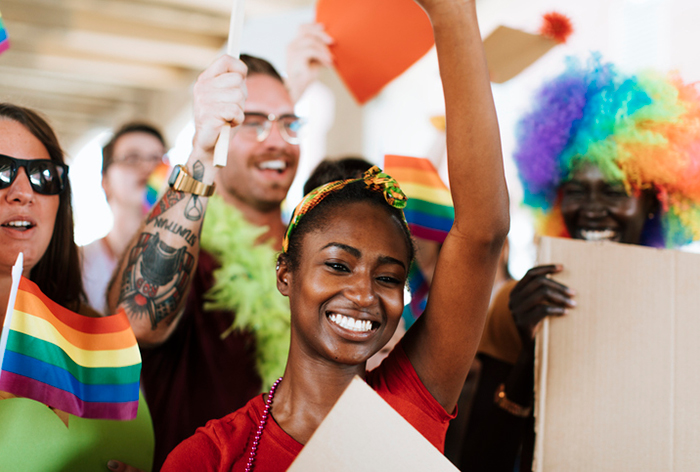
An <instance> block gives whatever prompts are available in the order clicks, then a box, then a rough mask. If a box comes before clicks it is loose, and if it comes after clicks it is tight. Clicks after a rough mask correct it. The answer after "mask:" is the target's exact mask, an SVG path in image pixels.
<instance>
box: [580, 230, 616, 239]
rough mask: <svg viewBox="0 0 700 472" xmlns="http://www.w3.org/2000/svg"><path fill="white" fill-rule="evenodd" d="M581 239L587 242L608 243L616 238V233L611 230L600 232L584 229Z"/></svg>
mask: <svg viewBox="0 0 700 472" xmlns="http://www.w3.org/2000/svg"><path fill="white" fill-rule="evenodd" d="M581 237H582V238H583V239H585V240H586V241H607V240H609V239H612V238H614V237H615V231H613V230H611V229H604V230H600V231H596V230H590V229H582V230H581Z"/></svg>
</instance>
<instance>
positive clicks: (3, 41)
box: [0, 13, 10, 54]
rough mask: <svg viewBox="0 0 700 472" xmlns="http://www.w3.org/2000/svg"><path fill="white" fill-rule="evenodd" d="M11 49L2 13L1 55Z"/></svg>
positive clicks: (0, 14) (0, 23) (0, 32)
mask: <svg viewBox="0 0 700 472" xmlns="http://www.w3.org/2000/svg"><path fill="white" fill-rule="evenodd" d="M9 47H10V40H9V38H8V36H7V30H6V29H5V24H4V23H3V22H2V13H0V54H2V53H3V52H5V51H7V48H9Z"/></svg>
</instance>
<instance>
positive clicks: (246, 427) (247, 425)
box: [197, 395, 264, 446]
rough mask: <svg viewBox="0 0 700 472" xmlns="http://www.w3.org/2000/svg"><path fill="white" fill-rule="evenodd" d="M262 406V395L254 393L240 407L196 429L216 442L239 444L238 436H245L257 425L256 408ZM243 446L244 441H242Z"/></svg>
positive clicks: (258, 408)
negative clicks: (252, 396)
mask: <svg viewBox="0 0 700 472" xmlns="http://www.w3.org/2000/svg"><path fill="white" fill-rule="evenodd" d="M260 405H263V406H264V403H263V401H262V395H256V396H255V397H254V398H252V399H251V400H250V401H248V403H246V404H245V406H243V407H242V408H239V409H238V410H236V411H234V412H233V413H230V414H228V415H226V416H224V417H223V418H219V419H216V420H210V421H208V422H207V424H206V425H204V426H202V427H201V428H199V429H198V430H197V432H201V433H202V434H205V435H207V436H208V437H209V438H211V440H212V441H214V442H215V443H218V444H239V443H240V441H236V440H237V439H238V438H247V437H248V434H249V432H250V430H251V429H253V428H255V427H257V421H256V419H255V418H257V416H258V415H257V413H256V412H258V410H260ZM243 445H244V446H245V441H243Z"/></svg>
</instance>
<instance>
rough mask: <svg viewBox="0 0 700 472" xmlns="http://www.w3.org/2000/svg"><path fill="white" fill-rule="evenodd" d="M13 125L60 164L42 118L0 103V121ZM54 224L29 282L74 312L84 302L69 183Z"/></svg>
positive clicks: (60, 153) (53, 138)
mask: <svg viewBox="0 0 700 472" xmlns="http://www.w3.org/2000/svg"><path fill="white" fill-rule="evenodd" d="M1 118H4V119H8V120H12V121H15V122H17V123H19V124H21V125H22V126H24V127H25V128H27V130H28V131H29V132H30V133H32V134H33V135H34V136H35V137H36V138H37V139H38V140H39V141H40V142H41V144H43V145H44V147H45V148H46V150H47V151H48V153H49V156H50V157H51V160H52V161H58V162H60V163H65V162H64V157H63V150H62V149H61V145H60V144H59V143H58V139H57V138H56V134H55V133H54V132H53V130H52V129H51V127H50V126H49V124H48V123H47V122H46V120H45V119H44V118H42V117H41V116H39V114H38V113H36V112H35V111H33V110H30V109H28V108H24V107H21V106H17V105H13V104H10V103H0V119H1ZM58 199H59V200H58V211H57V212H56V223H55V224H54V228H53V235H52V236H51V241H50V242H49V247H48V248H47V249H46V252H45V253H44V255H43V256H42V257H41V259H40V260H39V262H37V264H36V265H35V266H34V267H33V268H32V270H31V272H30V274H29V278H30V279H31V280H32V282H34V283H35V284H37V285H38V286H39V288H40V289H41V291H42V292H44V294H45V295H46V296H47V297H49V298H50V299H51V300H53V301H55V302H56V303H58V304H60V305H62V306H65V307H67V308H70V309H72V310H78V309H79V306H80V303H81V302H82V301H84V300H85V293H84V292H83V282H82V279H81V277H80V259H79V257H78V248H77V246H76V245H75V242H74V240H73V209H72V207H71V189H70V180H67V182H66V188H65V189H64V190H63V192H62V193H61V194H60V195H59V196H58Z"/></svg>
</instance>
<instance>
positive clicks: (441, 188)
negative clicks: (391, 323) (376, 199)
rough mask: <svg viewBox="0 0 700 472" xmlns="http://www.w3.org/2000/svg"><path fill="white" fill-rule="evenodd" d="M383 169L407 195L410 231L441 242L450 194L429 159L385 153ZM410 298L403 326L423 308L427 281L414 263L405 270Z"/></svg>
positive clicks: (450, 217)
mask: <svg viewBox="0 0 700 472" xmlns="http://www.w3.org/2000/svg"><path fill="white" fill-rule="evenodd" d="M384 172H386V173H387V174H389V175H390V176H392V177H393V178H395V179H396V180H397V181H398V183H399V185H400V186H401V189H402V190H403V192H404V193H405V194H406V196H407V197H408V202H407V204H406V208H404V210H403V212H404V214H405V215H406V221H407V222H408V226H409V228H411V233H412V234H413V236H414V237H416V238H421V239H426V240H428V241H434V242H436V243H440V244H442V243H443V242H445V237H447V233H448V232H449V231H450V228H452V223H453V222H454V219H455V209H454V206H453V204H452V195H451V194H450V190H449V189H448V188H447V186H446V185H445V183H444V182H443V181H442V179H441V178H440V175H439V174H438V172H437V169H435V166H433V163H432V162H430V161H429V160H428V159H425V158H419V157H408V156H396V155H386V156H384ZM408 288H409V290H410V291H411V302H410V303H409V304H408V305H407V306H406V307H405V309H404V312H403V318H404V321H405V322H406V329H408V328H410V327H411V325H412V324H413V323H414V322H415V321H416V320H417V319H418V317H420V315H421V314H422V313H423V311H424V310H425V305H426V303H427V300H428V292H429V291H430V285H429V284H428V281H427V280H426V279H425V276H424V275H423V273H422V272H421V270H420V268H419V267H418V264H417V263H415V262H414V263H413V265H411V269H410V271H409V273H408Z"/></svg>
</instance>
